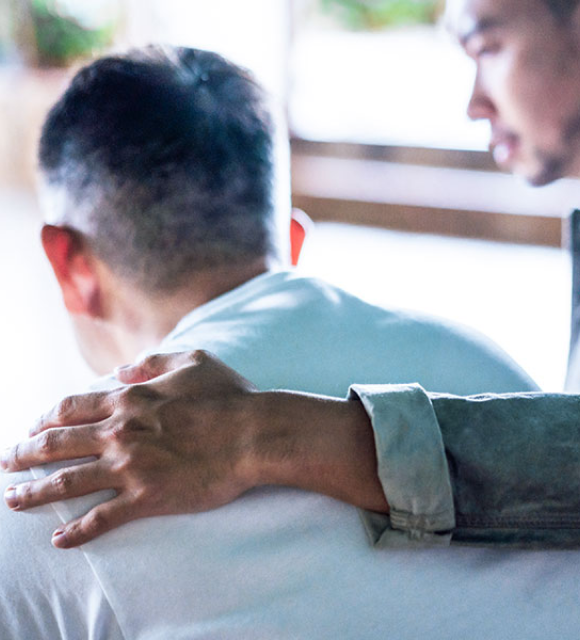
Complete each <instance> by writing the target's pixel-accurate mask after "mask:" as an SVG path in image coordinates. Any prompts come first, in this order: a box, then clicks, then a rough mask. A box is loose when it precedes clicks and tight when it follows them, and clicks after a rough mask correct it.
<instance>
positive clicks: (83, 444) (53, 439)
mask: <svg viewBox="0 0 580 640" xmlns="http://www.w3.org/2000/svg"><path fill="white" fill-rule="evenodd" d="M102 429H103V425H84V426H81V427H61V428H54V429H47V430H46V431H43V432H41V433H39V434H38V435H36V436H34V437H32V438H29V439H28V440H23V441H22V442H19V443H18V444H17V445H15V446H13V447H11V448H8V449H6V450H4V451H3V452H2V458H1V461H0V465H1V467H2V469H3V470H4V471H22V470H23V469H29V468H30V467H34V466H36V465H40V464H46V463H47V462H58V461H60V460H72V459H74V458H84V457H85V456H99V455H100V454H101V453H102V448H103V444H102V441H101V438H100V437H99V434H100V432H101V430H102Z"/></svg>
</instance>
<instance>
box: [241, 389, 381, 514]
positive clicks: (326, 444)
mask: <svg viewBox="0 0 580 640" xmlns="http://www.w3.org/2000/svg"><path fill="white" fill-rule="evenodd" d="M250 395H251V396H252V397H251V398H250V399H249V401H250V402H249V406H250V407H251V408H250V415H251V418H250V421H249V424H251V442H252V446H251V447H250V450H251V452H252V456H251V463H250V465H249V469H250V471H249V473H250V474H251V475H252V486H258V485H264V484H279V485H286V486H294V487H297V488H301V489H305V490H309V491H315V492H317V493H323V494H326V495H329V496H332V497H334V498H337V499H339V500H342V501H345V502H349V503H351V504H354V505H356V506H359V507H363V508H367V509H371V510H375V511H387V510H388V505H387V502H386V500H385V497H384V494H383V491H382V487H381V485H380V482H379V479H378V475H377V462H376V452H375V446H374V434H373V431H372V427H371V424H370V420H369V418H368V416H367V414H366V412H365V410H364V408H363V406H362V404H361V403H360V402H359V401H358V400H343V399H335V398H327V397H323V396H315V395H309V394H303V393H293V392H288V391H268V392H256V393H253V394H250Z"/></svg>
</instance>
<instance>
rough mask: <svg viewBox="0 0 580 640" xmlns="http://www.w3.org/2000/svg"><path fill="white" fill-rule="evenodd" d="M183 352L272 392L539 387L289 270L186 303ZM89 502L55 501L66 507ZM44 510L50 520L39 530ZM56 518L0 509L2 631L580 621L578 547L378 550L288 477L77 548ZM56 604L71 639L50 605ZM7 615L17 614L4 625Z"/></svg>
mask: <svg viewBox="0 0 580 640" xmlns="http://www.w3.org/2000/svg"><path fill="white" fill-rule="evenodd" d="M355 316H356V318H357V323H356V324H354V325H353V324H352V322H353V320H354V318H355ZM352 326H357V327H358V329H357V332H356V333H353V332H352V330H349V329H348V328H349V327H352ZM182 348H188V349H191V348H206V349H210V350H213V351H215V352H216V353H217V355H218V356H220V357H221V358H223V359H224V360H225V361H226V362H228V363H229V364H231V365H232V366H236V367H238V368H239V369H240V370H241V371H242V372H243V373H246V374H247V375H249V376H250V377H251V378H253V379H255V380H257V381H258V384H259V385H260V386H262V387H264V388H268V387H288V388H301V389H306V390H309V391H313V392H325V393H334V394H335V395H339V396H342V395H344V393H345V392H346V387H347V386H348V383H349V382H350V381H353V380H354V381H357V382H358V381H359V380H360V381H367V382H374V381H376V380H380V381H382V382H384V381H389V382H414V381H419V382H421V383H422V384H423V385H424V386H425V387H427V388H429V389H432V390H440V389H446V390H448V391H452V392H456V393H476V392H480V391H492V390H494V391H511V390H516V389H520V390H529V389H532V388H533V386H532V385H531V383H530V382H529V380H528V379H527V377H526V376H525V374H523V373H522V372H521V371H520V370H519V369H518V368H517V367H516V366H515V365H514V364H513V363H512V362H511V361H510V360H509V359H507V358H506V357H505V356H503V355H502V354H501V352H499V351H497V352H496V351H495V350H494V348H493V347H491V346H489V345H488V343H486V342H480V341H479V339H478V338H476V337H473V336H468V335H462V334H461V333H457V332H456V331H455V330H454V329H452V328H450V327H446V326H444V325H441V324H438V323H436V322H433V321H431V320H429V319H428V318H415V317H413V316H409V315H406V314H403V313H398V312H391V311H384V310H381V309H378V308H375V307H372V306H370V305H366V304H365V303H362V302H361V301H360V300H358V299H356V298H353V297H352V296H349V295H348V294H345V293H344V292H341V291H339V290H337V289H335V288H333V287H331V286H329V285H326V284H324V283H321V282H318V281H313V280H310V279H303V278H300V277H297V276H294V275H291V274H287V273H278V274H266V275H264V276H260V277H258V278H256V279H255V280H253V281H250V282H248V283H246V284H245V285H242V287H239V288H238V289H236V290H234V291H232V292H230V293H227V294H225V295H224V296H221V297H220V298H217V299H215V300H213V301H212V302H210V303H209V304H207V305H204V306H203V307H200V308H199V309H197V310H195V311H193V312H192V313H191V314H189V315H188V316H186V317H185V318H184V319H183V320H182V322H181V323H180V324H179V325H178V327H177V328H176V329H175V330H174V331H173V332H172V333H171V334H170V335H169V336H168V338H167V339H166V340H165V341H164V342H163V344H162V345H161V347H160V350H166V351H169V350H176V349H182ZM355 355H356V357H355ZM462 365H463V366H462ZM360 376H364V380H362V379H361V378H360ZM442 376H443V377H442ZM438 383H440V384H439V385H438ZM48 471H49V470H47V469H38V470H35V474H36V475H38V476H41V475H45V474H46V473H48ZM101 497H102V496H101ZM98 499H99V497H98V496H97V497H95V496H92V497H90V498H80V499H77V500H75V501H72V502H68V503H58V504H56V505H55V509H56V512H57V513H58V515H59V516H60V517H61V519H62V520H69V519H70V517H71V516H76V515H78V514H80V513H83V512H86V510H87V509H88V508H90V506H91V504H94V501H95V500H98ZM39 518H41V519H45V520H47V519H48V520H49V522H48V521H47V522H46V523H44V524H43V523H41V524H40V526H39V525H38V519H39ZM57 522H58V520H57V518H56V517H55V514H54V513H53V512H51V508H49V507H47V508H45V509H44V515H41V516H38V515H32V514H8V513H5V514H3V517H2V518H0V528H1V529H2V535H1V539H2V540H3V541H4V540H5V539H6V536H5V531H4V530H6V532H8V534H9V535H10V536H11V542H10V545H9V546H8V545H5V544H2V547H1V549H0V554H1V555H2V559H1V560H2V566H5V565H8V566H9V567H10V569H11V572H12V573H11V574H9V575H10V576H11V578H10V579H9V580H2V583H1V588H2V598H1V599H0V607H1V608H2V611H1V612H0V613H1V617H0V620H1V621H2V622H0V625H2V627H0V628H2V632H3V633H2V638H6V639H7V640H8V639H10V638H22V637H25V636H27V635H28V636H30V635H31V633H32V634H33V635H32V637H34V634H35V633H37V632H36V631H35V630H36V629H38V628H40V627H39V624H41V623H42V620H43V618H44V617H45V616H46V617H47V619H49V620H52V619H53V618H54V620H53V622H52V624H53V628H56V627H58V629H59V633H61V634H62V636H63V637H66V638H75V637H81V636H82V637H84V635H85V634H84V630H85V629H86V630H87V631H89V632H90V633H92V634H93V635H92V636H91V637H94V638H116V637H118V635H119V634H122V635H121V636H120V637H124V638H164V639H165V638H169V637H170V638H195V637H200V638H220V639H222V638H228V637H231V638H236V639H239V638H252V640H255V639H258V638H268V639H272V638H326V637H328V638H331V637H332V638H336V637H340V638H357V639H359V638H365V639H366V638H374V637H376V638H384V637H385V634H386V633H391V634H392V636H393V637H396V638H409V639H411V638H413V639H415V638H417V637H421V636H422V635H426V634H428V635H429V636H430V637H432V638H441V639H445V640H447V639H449V638H452V637H472V638H489V637H491V636H493V635H496V636H498V637H500V638H514V637H522V638H526V639H531V638H540V637H542V638H545V637H546V630H547V629H549V630H550V634H552V635H554V634H556V635H557V636H558V637H559V638H572V637H574V635H573V634H574V633H575V632H576V630H577V628H578V625H579V624H580V613H579V612H578V607H577V606H575V602H576V601H577V594H578V593H579V592H580V584H579V578H578V577H577V576H578V575H579V574H580V572H579V571H578V567H579V562H580V555H579V554H578V553H576V552H559V553H524V552H510V553H508V552H499V551H490V550H481V549H478V550H474V549H457V548H455V549H453V550H449V549H447V550H431V551H428V550H425V551H419V552H417V551H397V550H393V551H390V552H389V553H377V552H376V551H374V550H373V549H372V547H371V546H370V544H369V542H368V540H367V538H366V536H365V533H364V528H363V526H362V524H361V522H360V519H359V517H358V514H357V512H356V510H355V509H353V508H352V507H349V506H347V505H344V504H342V503H339V502H337V501H334V500H332V499H330V498H326V497H323V496H319V495H315V494H309V493H305V492H301V491H296V490H292V489H282V488H265V489H261V490H256V491H252V492H250V493H249V494H247V495H246V496H244V497H243V498H242V499H241V500H240V501H238V502H236V503H234V504H232V505H228V506H227V507H223V508H221V509H218V510H216V511H212V512H209V513H205V514H198V515H183V516H174V517H163V518H154V519H149V520H143V521H137V522H133V523H131V524H129V525H127V526H125V527H122V528H120V529H117V530H115V531H112V532H110V533H109V534H108V535H106V536H103V537H102V538H99V539H97V540H95V541H94V542H91V543H90V544H88V545H85V546H84V547H83V551H82V552H81V551H78V550H71V551H66V552H63V551H57V550H55V549H52V548H51V547H50V546H49V537H50V533H51V531H52V530H53V529H54V527H55V526H56V523H57ZM31 528H32V529H33V535H32V536H31V531H30V529H31ZM37 562H43V563H44V565H43V570H42V574H41V575H39V576H38V577H37V578H36V577H35V576H34V565H35V564H36V563H37ZM25 572H26V573H25ZM70 576H72V577H73V578H74V577H75V576H76V581H77V582H78V583H80V584H76V583H75V582H74V581H73V582H72V583H71V577H70ZM63 583H64V584H65V586H64V587H63ZM55 585H60V588H59V589H56V590H55ZM69 585H70V586H71V589H70V590H69ZM82 585H84V586H82ZM46 594H52V596H51V597H52V601H51V597H48V596H47V595H46ZM67 594H68V596H67ZM66 597H68V598H69V601H68V602H66V607H65V605H64V604H63V602H64V599H65V598H66ZM576 604H577V603H576ZM554 607H558V610H559V611H563V614H562V615H559V614H558V613H556V612H555V610H554ZM65 608H66V610H67V611H68V612H69V614H68V615H69V619H70V620H74V619H76V620H77V621H78V625H80V626H81V629H80V630H79V633H80V635H75V634H74V633H73V632H72V631H71V626H70V625H69V627H68V629H67V627H66V625H64V624H60V623H59V622H58V616H56V618H55V615H54V614H53V613H51V611H52V610H53V609H56V610H58V609H60V610H64V609H65ZM15 611H16V612H19V613H18V614H17V615H19V616H22V617H21V618H20V619H19V620H16V621H15V623H14V624H12V623H11V624H10V626H9V625H8V622H7V621H9V620H13V618H14V615H13V612H15ZM95 611H96V613H95ZM21 612H28V613H21ZM33 620H37V621H38V622H35V623H34V624H35V625H36V626H33V627H31V626H27V625H30V624H32V622H31V621H33ZM47 628H49V627H48V626H47ZM72 628H74V626H73V627H72ZM31 629H32V631H31ZM115 634H117V635H115ZM41 637H42V636H41ZM44 637H53V635H52V634H49V635H46V636H44Z"/></svg>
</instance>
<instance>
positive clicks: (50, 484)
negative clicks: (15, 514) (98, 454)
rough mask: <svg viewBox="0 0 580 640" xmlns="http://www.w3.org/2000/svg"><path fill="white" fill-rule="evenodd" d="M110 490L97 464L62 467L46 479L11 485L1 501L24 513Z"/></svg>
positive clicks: (101, 467) (102, 470)
mask: <svg viewBox="0 0 580 640" xmlns="http://www.w3.org/2000/svg"><path fill="white" fill-rule="evenodd" d="M110 486H111V482H110V478H109V476H108V474H107V473H106V471H105V470H104V469H103V465H102V464H101V463H100V461H96V462H87V463H85V464H79V465H75V466H72V467H64V468H63V469H59V470H58V471H55V472H54V473H52V474H51V475H49V476H47V477H46V478H42V479H40V480H33V481H31V482H23V483H21V484H17V485H12V486H10V487H8V488H7V489H6V491H5V492H4V501H5V502H6V504H7V506H8V507H9V508H10V509H12V510H13V511H26V509H32V508H33V507H39V506H41V505H43V504H48V503H49V502H56V501H58V500H66V499H68V498H77V497H78V496H84V495H87V494H88V493H94V492H95V491H100V490H101V489H108V488H110Z"/></svg>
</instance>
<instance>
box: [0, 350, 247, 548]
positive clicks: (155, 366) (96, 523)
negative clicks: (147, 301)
mask: <svg viewBox="0 0 580 640" xmlns="http://www.w3.org/2000/svg"><path fill="white" fill-rule="evenodd" d="M118 378H119V379H120V380H121V381H122V382H125V383H132V384H131V386H128V387H124V388H121V389H117V390H114V391H107V392H95V393H88V394H84V395H77V396H71V397H68V398H65V399H64V400H63V401H62V402H60V403H59V404H58V405H56V407H54V408H53V409H52V410H51V411H50V412H48V413H47V414H45V415H44V416H43V417H42V418H41V419H40V420H39V422H38V424H37V425H36V427H35V428H33V430H32V431H31V438H30V439H29V440H27V441H24V442H21V443H19V444H18V445H16V446H15V447H13V448H12V449H9V450H7V451H5V452H4V453H3V455H2V468H3V469H4V470H6V471H18V470H22V469H26V468H28V467H30V466H34V465H40V464H44V463H47V462H55V461H59V460H70V459H74V458H80V457H86V456H95V457H96V460H94V461H91V462H86V463H83V464H78V465H76V466H72V467H67V468H63V469H60V470H59V471H56V472H55V473H53V474H52V475H49V476H48V477H46V478H43V479H40V480H34V481H31V482H27V483H24V484H21V485H18V486H15V487H9V488H8V489H7V491H6V493H5V500H6V502H7V504H8V506H9V507H11V508H12V509H15V510H25V509H29V508H31V507H35V506H39V505H42V504H46V503H48V502H53V501H55V500H62V499H67V498H72V497H76V496H81V495H85V494H88V493H92V492H95V491H99V490H101V489H115V490H116V492H117V496H116V497H115V498H113V499H112V500H110V501H108V502H104V503H102V504H100V505H98V506H96V507H94V508H93V509H91V511H89V512H88V513H87V514H86V515H84V516H82V517H81V518H78V519H77V520H74V521H72V522H69V523H68V524H66V525H65V526H63V527H62V528H61V529H59V530H57V531H56V532H55V534H54V535H53V544H54V545H55V546H57V547H61V548H68V547H74V546H77V545H80V544H84V543H85V542H88V541H89V540H92V539H93V538H96V537H97V536H99V535H101V534H103V533H105V532H106V531H108V530H110V529H113V528H115V527H117V526H119V525H121V524H123V523H125V522H128V521H130V520H133V519H136V518H142V517H146V516H154V515H163V514H174V513H186V512H189V513H191V512H196V511H204V510H208V509H212V508H215V507H218V506H221V505H223V504H225V503H227V502H230V501H231V500H233V499H235V498H236V497H237V496H238V495H240V494H241V493H243V492H244V491H246V490H247V489H249V488H250V487H251V486H254V484H255V483H256V482H257V477H256V476H255V473H254V472H255V469H256V465H255V464H254V461H253V445H254V442H253V418H252V410H251V406H252V404H251V402H250V400H251V398H252V396H253V395H256V394H254V391H255V388H254V387H253V385H252V384H251V383H250V382H248V381H247V380H245V379H244V378H242V377H241V376H239V375H238V374H237V373H235V372H234V371H233V370H232V369H230V368H228V367H227V366H225V365H224V364H223V363H221V362H220V361H219V360H218V359H217V358H215V357H213V356H211V355H210V354H208V353H206V352H203V351H196V352H193V353H179V354H170V355H157V356H152V357H149V358H147V359H146V360H145V361H144V362H142V363H140V364H138V365H136V366H133V367H126V368H123V369H121V370H120V371H119V372H118Z"/></svg>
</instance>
